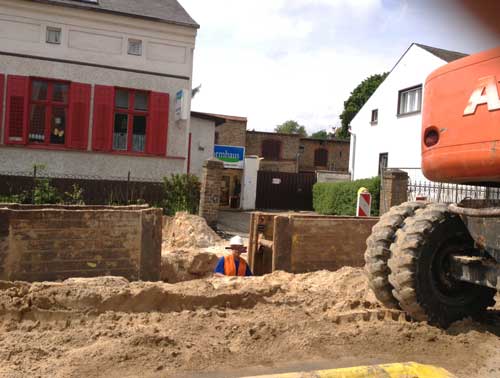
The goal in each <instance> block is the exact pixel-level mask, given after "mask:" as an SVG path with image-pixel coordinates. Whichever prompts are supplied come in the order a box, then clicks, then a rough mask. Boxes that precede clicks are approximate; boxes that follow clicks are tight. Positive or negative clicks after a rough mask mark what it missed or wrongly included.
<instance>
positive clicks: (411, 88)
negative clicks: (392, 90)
mask: <svg viewBox="0 0 500 378" xmlns="http://www.w3.org/2000/svg"><path fill="white" fill-rule="evenodd" d="M418 89H420V102H419V104H418V110H414V111H411V112H406V113H401V112H400V109H401V97H402V95H403V93H407V92H411V91H414V90H418ZM423 89H424V88H423V85H422V84H418V85H413V86H411V87H408V88H404V89H401V90H399V91H398V107H397V113H396V114H397V116H398V117H405V116H411V115H414V114H419V113H421V112H422V103H423V93H424V91H423Z"/></svg>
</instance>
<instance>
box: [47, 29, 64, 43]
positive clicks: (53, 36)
mask: <svg viewBox="0 0 500 378" xmlns="http://www.w3.org/2000/svg"><path fill="white" fill-rule="evenodd" d="M46 42H47V43H54V44H56V45H60V44H61V29H60V28H53V27H51V26H48V27H47V39H46Z"/></svg>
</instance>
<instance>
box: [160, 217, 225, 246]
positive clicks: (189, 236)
mask: <svg viewBox="0 0 500 378" xmlns="http://www.w3.org/2000/svg"><path fill="white" fill-rule="evenodd" d="M163 240H164V248H167V249H189V248H207V247H210V246H212V245H214V244H217V243H220V242H222V239H221V238H220V237H219V236H218V235H217V234H216V233H215V232H214V230H212V229H211V228H210V227H209V226H208V224H207V222H206V221H205V219H203V218H202V217H199V216H197V215H191V214H188V213H183V212H181V213H177V214H176V215H175V217H173V218H168V217H165V219H164V226H163Z"/></svg>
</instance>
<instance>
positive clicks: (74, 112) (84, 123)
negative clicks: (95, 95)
mask: <svg viewBox="0 0 500 378" xmlns="http://www.w3.org/2000/svg"><path fill="white" fill-rule="evenodd" d="M90 91H91V86H90V84H81V83H71V86H70V95H69V99H70V104H69V133H68V134H69V141H68V147H70V148H74V149H78V150H86V149H87V144H88V143H87V141H88V130H89V120H90Z"/></svg>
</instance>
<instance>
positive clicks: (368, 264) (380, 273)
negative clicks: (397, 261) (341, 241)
mask: <svg viewBox="0 0 500 378" xmlns="http://www.w3.org/2000/svg"><path fill="white" fill-rule="evenodd" d="M425 205H426V202H405V203H403V204H401V205H398V206H394V207H392V208H391V209H390V210H389V212H387V213H385V214H383V215H382V216H381V217H380V220H379V221H378V222H377V224H376V225H375V226H373V229H372V233H371V235H370V237H369V238H368V239H367V240H366V247H367V248H366V251H365V271H366V274H367V276H368V280H369V284H370V287H371V289H372V290H373V292H374V293H375V296H376V297H377V299H378V300H379V301H380V302H381V303H382V304H383V305H384V306H385V307H388V308H399V304H398V301H397V300H396V299H395V298H394V296H393V294H392V289H393V287H392V285H391V284H390V282H389V273H390V271H389V267H388V266H387V261H388V260H389V257H390V253H391V251H390V246H391V244H392V243H393V242H394V238H395V235H396V231H397V230H398V229H399V228H400V227H401V226H402V225H403V224H404V221H405V219H406V218H408V217H411V216H412V215H413V214H414V213H415V210H417V209H420V208H423V207H425Z"/></svg>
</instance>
